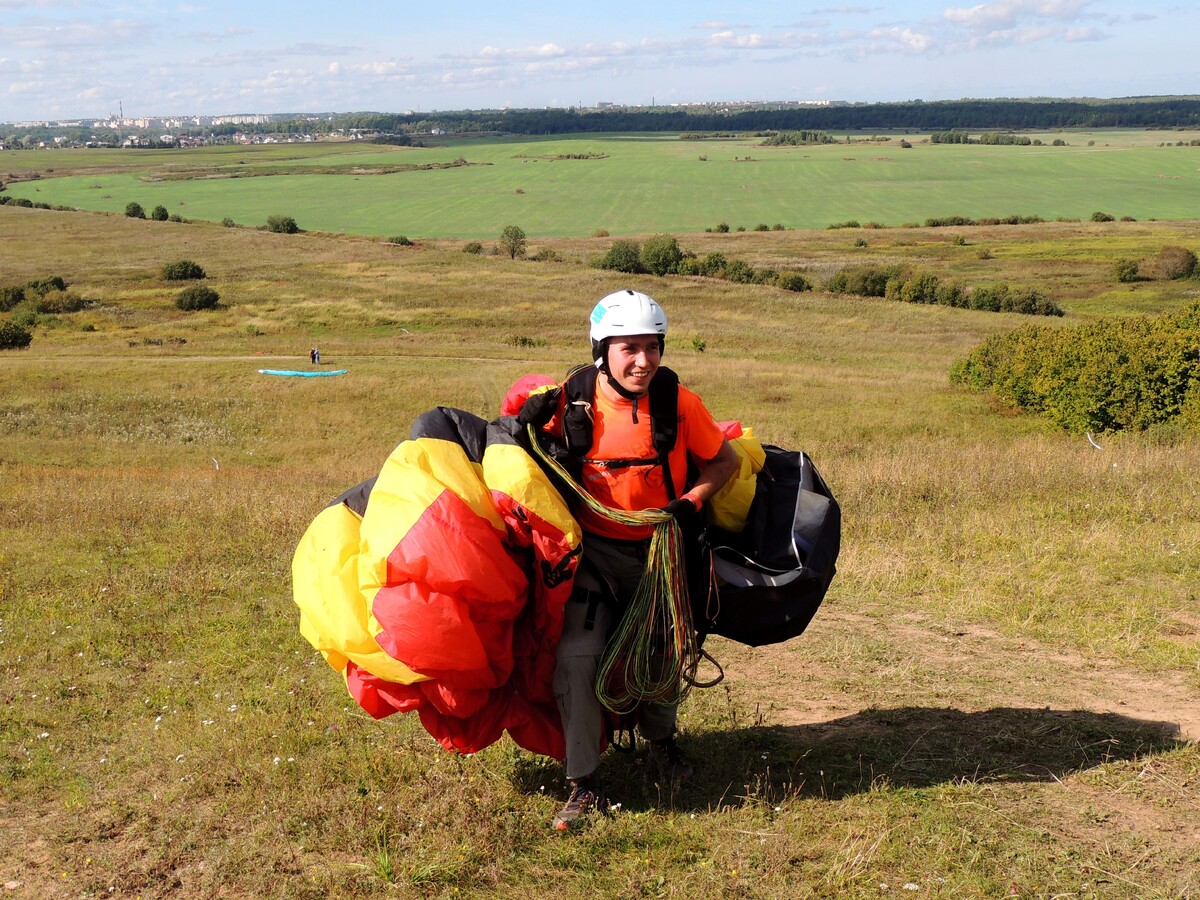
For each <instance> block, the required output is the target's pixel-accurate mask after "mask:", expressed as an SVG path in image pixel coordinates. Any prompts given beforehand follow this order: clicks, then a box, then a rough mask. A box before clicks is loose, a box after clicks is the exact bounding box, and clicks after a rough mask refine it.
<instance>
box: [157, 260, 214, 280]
mask: <svg viewBox="0 0 1200 900" xmlns="http://www.w3.org/2000/svg"><path fill="white" fill-rule="evenodd" d="M162 277H163V278H165V279H166V280H167V281H191V280H193V279H196V278H207V277H208V276H207V275H205V274H204V270H203V269H202V268H200V267H199V266H198V265H196V264H195V263H194V262H192V261H191V260H190V259H177V260H176V261H175V262H169V263H167V264H166V265H165V266H163V269H162Z"/></svg>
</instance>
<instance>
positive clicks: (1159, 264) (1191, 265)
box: [1154, 246, 1196, 280]
mask: <svg viewBox="0 0 1200 900" xmlns="http://www.w3.org/2000/svg"><path fill="white" fill-rule="evenodd" d="M1154 267H1155V269H1156V270H1157V271H1158V274H1159V277H1160V278H1166V279H1168V280H1174V279H1176V278H1190V277H1191V276H1192V273H1193V272H1195V271H1196V254H1195V253H1193V252H1192V251H1191V250H1189V249H1188V248H1187V247H1171V246H1167V247H1163V248H1162V249H1161V250H1159V251H1158V256H1157V257H1156V258H1155V260H1154Z"/></svg>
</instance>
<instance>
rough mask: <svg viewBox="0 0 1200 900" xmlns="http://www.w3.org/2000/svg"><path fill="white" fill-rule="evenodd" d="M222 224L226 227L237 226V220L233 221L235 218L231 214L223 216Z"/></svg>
mask: <svg viewBox="0 0 1200 900" xmlns="http://www.w3.org/2000/svg"><path fill="white" fill-rule="evenodd" d="M221 224H222V225H224V226H225V227H226V228H237V222H235V221H233V219H231V218H229V216H226V217H225V218H223V219H222V220H221Z"/></svg>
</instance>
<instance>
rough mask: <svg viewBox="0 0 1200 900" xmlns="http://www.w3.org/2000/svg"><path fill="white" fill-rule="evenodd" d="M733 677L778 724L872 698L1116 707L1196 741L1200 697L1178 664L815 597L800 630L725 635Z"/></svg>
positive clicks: (827, 715)
mask: <svg viewBox="0 0 1200 900" xmlns="http://www.w3.org/2000/svg"><path fill="white" fill-rule="evenodd" d="M717 655H718V658H719V659H720V660H721V661H722V663H723V664H724V666H725V669H726V672H727V675H728V677H729V678H730V680H731V683H733V684H736V685H738V688H739V690H740V691H743V692H744V693H746V694H748V695H749V696H750V697H751V699H752V700H753V701H754V702H757V703H759V704H761V706H762V707H763V708H769V710H770V711H769V713H768V714H767V717H768V719H769V720H770V721H772V722H778V723H779V724H782V725H797V724H808V725H813V724H817V723H821V722H826V721H833V720H837V719H840V718H843V717H845V716H848V715H852V714H854V713H857V712H858V711H860V710H863V709H870V708H888V707H892V708H907V707H914V706H920V707H926V708H953V709H956V710H959V711H961V712H967V713H973V712H983V711H986V710H990V709H998V708H1004V709H1021V708H1025V709H1030V710H1050V711H1060V712H1066V711H1076V712H1080V711H1082V712H1089V713H1092V714H1095V715H1117V716H1122V717H1125V718H1128V719H1135V720H1138V721H1141V722H1144V723H1147V725H1153V726H1157V727H1158V728H1159V729H1160V730H1161V732H1162V733H1163V734H1164V735H1166V736H1169V737H1173V738H1178V739H1183V740H1188V741H1196V740H1200V696H1197V694H1196V692H1195V691H1193V690H1192V689H1191V688H1190V687H1189V686H1188V684H1187V683H1186V681H1185V679H1184V677H1183V676H1182V675H1179V674H1176V673H1147V672H1142V671H1136V670H1132V669H1129V668H1127V667H1124V666H1123V665H1122V664H1120V663H1119V662H1117V661H1114V660H1111V659H1105V658H1101V657H1096V656H1087V657H1085V656H1083V655H1080V654H1076V653H1071V652H1068V651H1064V650H1062V649H1061V648H1056V647H1049V646H1046V645H1043V644H1041V643H1039V642H1037V641H1033V640H1027V639H1021V640H1017V639H1013V638H1011V637H1007V636H1005V635H1001V634H999V633H997V632H994V631H991V630H989V629H986V628H983V627H980V626H975V625H971V626H967V625H956V624H955V623H950V622H937V623H934V622H930V621H926V620H921V619H919V618H916V617H911V618H906V619H902V620H892V621H889V622H882V621H879V620H877V619H874V618H870V617H868V616H863V615H859V614H855V613H851V612H848V611H846V610H843V609H839V608H837V607H836V606H832V607H826V608H823V609H822V610H821V611H820V612H819V613H818V614H817V617H816V619H814V621H813V624H812V625H811V626H810V628H809V631H808V632H807V633H806V634H805V635H804V636H802V637H801V638H799V639H798V640H794V641H789V642H787V643H784V644H777V645H774V646H769V647H759V648H756V649H751V648H746V647H740V646H737V645H733V644H728V643H721V644H720V649H719V652H718V654H717Z"/></svg>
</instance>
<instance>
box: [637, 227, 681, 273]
mask: <svg viewBox="0 0 1200 900" xmlns="http://www.w3.org/2000/svg"><path fill="white" fill-rule="evenodd" d="M640 257H641V262H642V265H643V266H644V267H645V269H646V271H647V272H650V273H651V274H652V275H669V274H671V273H672V272H675V271H678V269H679V263H680V261H681V260H682V259H683V251H682V250H680V249H679V241H677V240H675V236H674V235H671V234H656V235H654V236H653V237H649V238H647V239H646V243H644V244H643V245H642V250H641V254H640Z"/></svg>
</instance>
